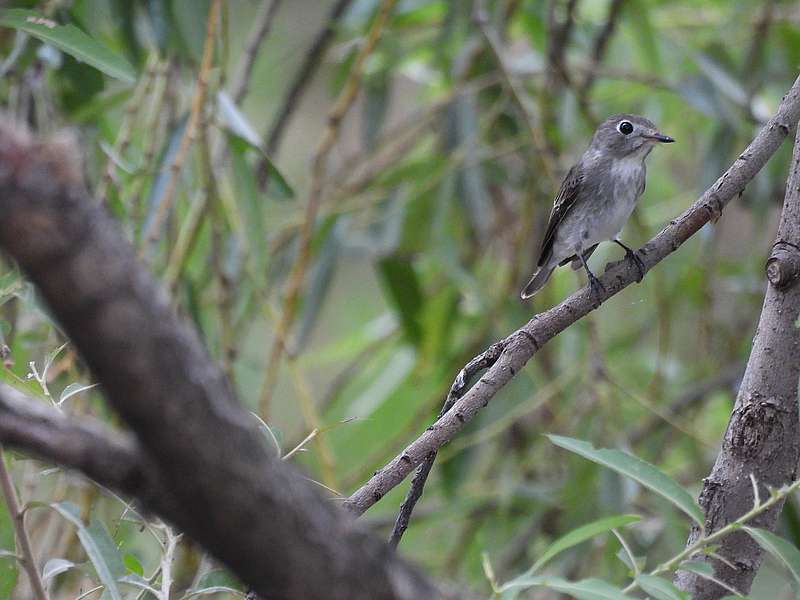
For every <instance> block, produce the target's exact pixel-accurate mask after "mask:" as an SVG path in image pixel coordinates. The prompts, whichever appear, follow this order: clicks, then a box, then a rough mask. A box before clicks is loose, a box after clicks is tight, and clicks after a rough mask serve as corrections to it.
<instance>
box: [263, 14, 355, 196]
mask: <svg viewBox="0 0 800 600" xmlns="http://www.w3.org/2000/svg"><path fill="white" fill-rule="evenodd" d="M352 3H353V0H337V2H336V4H334V5H333V8H332V9H331V12H330V14H329V15H328V17H327V18H326V19H325V26H324V27H323V28H322V29H321V30H320V32H319V33H318V34H317V37H316V38H314V43H312V44H311V47H310V48H309V49H308V53H307V54H306V56H305V59H304V60H303V64H302V66H301V67H300V69H299V70H298V71H297V75H295V78H294V81H292V85H291V86H289V91H288V92H287V93H286V97H285V98H284V99H283V102H282V103H281V107H280V109H278V113H277V116H276V117H275V120H274V121H273V122H272V125H271V126H270V128H269V134H268V135H267V136H266V139H267V154H268V155H269V156H272V155H273V154H275V153H277V151H278V148H279V146H280V143H281V140H282V139H283V134H284V132H285V130H286V126H287V125H288V124H289V120H290V119H291V117H292V114H293V113H294V111H295V110H296V109H297V107H298V106H299V104H300V98H301V96H302V95H303V92H305V89H306V87H307V86H308V84H309V83H311V80H312V79H313V78H314V75H315V74H316V72H317V70H318V69H319V67H320V65H321V64H322V59H323V56H324V55H325V51H326V50H327V49H328V46H329V45H330V43H331V41H333V37H334V34H335V33H336V27H337V25H338V24H339V21H340V20H341V19H342V17H343V16H344V14H345V13H346V12H347V9H348V8H350V5H351V4H352ZM256 172H257V173H258V176H259V183H260V184H261V185H263V184H264V182H265V181H266V176H267V169H266V161H262V163H261V164H260V165H259V166H258V167H257V170H256Z"/></svg>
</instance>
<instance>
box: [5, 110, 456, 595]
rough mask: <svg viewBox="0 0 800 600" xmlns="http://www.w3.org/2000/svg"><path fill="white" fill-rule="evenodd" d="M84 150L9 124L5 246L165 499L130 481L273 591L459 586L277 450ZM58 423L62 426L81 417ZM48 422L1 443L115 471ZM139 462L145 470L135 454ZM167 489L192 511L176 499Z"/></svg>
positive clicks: (150, 504)
mask: <svg viewBox="0 0 800 600" xmlns="http://www.w3.org/2000/svg"><path fill="white" fill-rule="evenodd" d="M77 154H78V150H77V148H76V147H75V146H74V145H71V144H67V143H52V144H48V143H40V142H38V141H36V140H33V139H31V137H30V136H29V135H28V134H27V133H25V132H23V131H20V130H17V129H14V128H13V127H11V126H10V125H9V123H7V122H2V120H0V213H1V214H2V219H0V247H2V249H3V250H4V251H5V252H7V253H8V254H9V255H10V256H11V257H13V258H14V259H15V260H16V261H17V262H18V263H19V265H20V266H21V267H22V269H23V270H24V271H25V272H26V274H27V275H28V277H29V278H30V279H31V281H32V282H33V283H34V284H35V285H36V286H37V288H38V289H39V291H40V293H41V295H42V297H43V299H44V300H45V301H46V302H47V304H48V305H49V307H50V309H51V311H52V314H53V315H54V317H55V318H56V319H57V320H58V321H59V322H60V323H61V326H62V327H63V330H64V331H65V332H66V334H67V335H68V336H69V337H70V339H71V341H72V342H73V343H74V345H75V347H76V348H77V350H78V351H79V352H80V354H81V355H82V357H83V359H84V360H85V362H86V364H87V365H88V366H89V367H90V369H91V370H92V373H93V374H94V377H95V380H96V381H98V382H99V383H100V384H101V385H102V389H103V391H104V394H105V396H106V398H107V400H108V402H109V404H110V405H111V406H112V407H113V408H114V409H115V410H116V411H117V412H118V413H119V415H120V416H121V417H122V420H123V421H124V422H125V423H126V424H127V425H128V426H129V427H130V429H131V432H132V433H133V435H134V436H135V440H136V444H134V443H133V442H132V440H131V439H130V438H123V439H121V440H119V441H118V442H117V444H116V445H115V446H112V445H110V441H109V440H108V439H101V438H103V437H104V436H103V435H102V434H96V435H95V441H97V442H98V444H100V443H102V445H101V446H99V447H101V448H103V449H114V450H115V451H116V452H117V456H119V457H120V459H121V460H122V461H123V465H124V464H125V461H126V460H129V459H130V456H131V453H132V451H133V449H134V448H135V447H136V445H138V448H139V449H140V452H141V455H142V457H143V460H144V461H145V464H147V465H152V468H153V470H154V474H153V478H154V481H157V482H159V485H160V486H161V487H162V489H163V492H164V496H163V497H162V496H159V495H158V491H154V490H151V489H149V488H148V487H147V486H144V487H137V482H136V477H134V478H133V480H132V481H131V482H130V483H127V484H125V485H124V486H123V485H122V484H120V485H119V486H117V487H118V489H120V491H123V492H129V493H132V494H133V495H135V496H137V497H138V498H139V500H140V501H141V502H142V503H143V504H144V505H145V507H146V508H148V509H150V510H152V511H154V512H156V513H159V514H161V515H162V516H164V517H165V518H166V519H168V520H169V521H171V522H172V523H174V524H175V525H176V526H177V527H178V528H180V529H182V530H183V531H185V532H186V533H187V534H188V535H189V536H190V537H191V538H193V539H194V540H195V541H197V542H198V543H200V544H201V545H203V546H204V547H205V548H206V549H207V550H208V551H209V552H211V553H212V554H213V555H214V556H216V557H217V558H218V559H219V560H220V561H222V562H223V563H225V564H226V565H227V566H228V567H229V568H230V569H231V570H232V571H233V572H234V573H236V574H237V575H238V576H239V577H240V578H241V579H242V580H243V581H244V582H245V583H247V584H249V585H251V586H252V588H253V589H254V590H255V591H256V592H258V594H259V595H260V596H262V597H264V598H268V599H273V598H275V599H288V598H308V599H320V600H322V599H326V600H331V599H333V600H345V599H347V600H351V599H363V600H367V599H370V600H372V599H387V600H388V599H392V600H397V599H409V600H410V599H412V598H413V599H416V598H441V597H445V594H444V592H443V591H442V590H440V589H438V588H436V587H435V586H434V585H433V584H431V583H430V582H429V581H428V580H427V579H426V578H425V577H423V576H422V575H421V574H420V572H419V571H418V570H417V569H415V568H413V567H411V566H410V565H408V564H407V563H406V562H404V561H403V560H401V559H400V558H399V557H397V556H396V554H395V553H394V552H392V550H391V549H390V548H389V546H388V545H387V544H385V543H384V542H382V541H380V540H379V539H377V538H375V537H373V536H372V535H370V534H369V533H368V532H367V531H366V528H364V527H363V526H361V525H360V524H357V523H356V522H354V521H353V520H352V519H349V518H347V516H346V514H345V513H343V512H342V511H341V510H340V509H339V508H338V507H336V506H335V505H334V504H333V503H332V502H331V501H330V499H328V498H324V497H322V495H321V493H320V492H319V490H318V488H316V486H314V485H313V484H311V483H309V482H308V481H306V480H305V479H304V478H303V477H301V476H300V474H299V473H297V472H296V471H295V470H294V469H293V468H292V467H291V466H289V465H287V464H286V463H283V462H282V461H280V460H278V457H277V456H275V455H274V453H273V452H271V451H270V449H269V446H268V445H267V444H266V441H265V439H264V436H263V434H262V433H261V431H260V430H259V427H258V426H257V423H256V421H255V420H254V419H253V417H252V415H250V414H249V413H248V412H247V411H246V410H245V409H244V408H243V407H242V406H241V405H240V404H239V403H238V402H237V401H236V399H235V397H234V395H233V392H232V389H231V386H230V384H229V383H228V381H227V380H226V379H225V377H224V376H223V374H222V372H221V371H220V369H219V368H218V367H217V366H216V365H215V364H214V363H213V361H212V360H211V359H210V357H209V356H208V354H207V352H206V350H205V348H204V347H203V344H202V343H201V341H200V339H199V338H198V336H197V334H196V333H195V331H194V330H193V329H192V328H191V327H189V326H188V325H187V324H186V323H185V322H183V321H182V320H181V319H179V318H178V317H177V316H176V314H175V311H174V310H173V308H172V307H171V304H170V301H169V299H168V297H167V295H166V294H165V292H164V290H163V289H162V288H161V287H160V286H159V285H158V284H157V283H156V281H155V280H154V279H153V277H152V276H151V275H150V274H149V273H148V272H147V270H146V269H145V267H144V266H143V265H142V264H141V263H139V262H138V261H137V259H136V255H135V252H134V250H133V249H132V247H131V246H130V244H129V243H128V241H127V240H126V239H125V235H124V233H123V232H122V230H121V228H120V227H119V226H118V225H117V223H116V222H114V221H113V219H112V218H111V217H109V216H108V215H107V214H106V213H105V211H104V210H102V209H101V208H100V207H98V205H97V203H96V202H95V201H94V200H93V199H92V198H90V197H89V196H88V195H87V194H86V192H85V191H84V189H83V188H82V186H81V183H80V169H79V168H77V167H76V165H75V164H73V163H72V162H71V160H72V158H73V157H74V156H76V155H77ZM7 399H8V398H7V397H6V400H7ZM5 406H6V408H7V410H6V414H7V415H8V414H9V409H8V407H9V406H11V405H9V404H8V402H6V404H5ZM43 423H44V421H42V422H40V424H39V425H40V427H44V424H43ZM19 425H20V426H22V425H23V424H22V423H21V422H20V423H19ZM52 425H53V426H54V427H56V429H54V432H56V433H58V435H64V434H65V433H66V430H67V429H68V428H69V427H70V425H69V424H67V423H60V422H59V423H53V424H52ZM59 428H60V429H59ZM38 431H39V432H40V433H39V434H35V432H32V435H34V438H35V437H36V435H39V438H38V441H37V440H36V439H33V440H29V442H26V441H23V440H22V439H20V438H17V439H16V440H14V439H13V438H12V435H11V434H12V432H11V431H2V430H0V434H2V435H0V438H3V439H2V441H9V442H12V441H13V442H15V445H16V446H18V447H21V446H23V445H27V447H28V448H30V449H32V450H34V449H35V450H36V452H37V454H39V455H40V456H43V457H45V456H46V455H47V454H50V453H52V455H51V456H48V458H50V459H52V460H54V461H56V462H62V463H63V464H69V465H70V466H74V467H76V468H80V469H82V470H85V471H86V472H87V473H91V474H92V475H93V476H94V477H96V478H97V479H98V480H99V481H101V482H102V481H103V474H102V473H101V472H100V471H104V470H106V469H109V468H111V467H109V466H108V465H105V466H104V465H103V461H104V460H105V458H104V457H91V456H88V454H87V453H86V451H85V450H83V449H82V448H81V444H82V443H83V444H87V443H88V438H87V437H86V436H84V437H83V438H82V441H80V440H68V439H67V438H66V437H64V439H63V441H64V444H65V450H64V452H61V451H60V450H59V448H58V447H53V446H52V445H51V446H46V445H45V444H44V441H45V440H44V439H43V438H44V435H43V434H42V432H43V431H44V430H43V429H39V430H38ZM59 431H60V433H59ZM95 433H96V432H95ZM34 444H38V445H37V446H36V447H35V448H34ZM66 452H69V453H71V457H68V456H67V455H66ZM124 469H127V471H128V472H131V473H134V474H135V473H136V468H135V465H134V466H133V467H124ZM124 469H123V471H124ZM122 479H123V480H127V479H126V478H125V477H123V478H122ZM105 482H106V483H108V479H106V481H105ZM123 488H127V489H123ZM163 498H168V499H169V502H174V505H173V506H175V507H176V508H173V509H172V510H165V506H164V501H163Z"/></svg>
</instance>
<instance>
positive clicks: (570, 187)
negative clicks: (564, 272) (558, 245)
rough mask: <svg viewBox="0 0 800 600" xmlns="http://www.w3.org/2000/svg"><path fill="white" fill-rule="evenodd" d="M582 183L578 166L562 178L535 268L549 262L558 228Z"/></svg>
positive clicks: (580, 170)
mask: <svg viewBox="0 0 800 600" xmlns="http://www.w3.org/2000/svg"><path fill="white" fill-rule="evenodd" d="M582 182H583V171H582V169H581V168H580V166H579V165H575V166H573V167H572V168H571V169H570V170H569V172H568V173H567V176H566V177H564V181H563V182H561V189H560V190H558V195H557V196H556V199H555V200H554V201H553V210H552V211H550V220H549V221H548V222H547V229H546V230H545V232H544V239H543V240H542V249H541V251H540V252H539V260H538V262H537V263H536V264H537V266H539V267H541V266H542V265H544V264H545V263H547V261H548V260H550V255H551V254H552V252H553V242H554V241H555V239H556V231H557V230H558V226H559V225H560V224H561V222H562V221H563V220H564V217H565V216H566V215H567V213H569V211H570V210H571V209H572V207H573V206H574V205H575V201H576V200H577V199H578V192H579V191H580V189H581V183H582Z"/></svg>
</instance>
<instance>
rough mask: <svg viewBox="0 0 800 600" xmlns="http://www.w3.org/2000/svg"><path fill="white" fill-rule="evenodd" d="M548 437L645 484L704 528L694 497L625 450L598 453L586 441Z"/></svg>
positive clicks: (598, 450) (662, 473)
mask: <svg viewBox="0 0 800 600" xmlns="http://www.w3.org/2000/svg"><path fill="white" fill-rule="evenodd" d="M547 437H548V438H549V439H550V441H551V442H553V443H554V444H555V445H556V446H560V447H562V448H564V449H566V450H569V451H571V452H575V453H576V454H580V455H581V456H583V457H584V458H588V459H589V460H591V461H593V462H596V463H597V464H600V465H603V466H604V467H608V468H609V469H613V470H614V471H617V472H618V473H620V474H622V475H625V476H626V477H630V478H631V479H633V480H634V481H637V482H639V483H641V484H642V485H643V486H645V487H646V488H648V489H650V490H652V491H654V492H655V493H657V494H659V495H660V496H663V497H664V498H666V499H667V500H669V501H670V502H672V503H673V504H674V505H675V506H677V507H678V508H679V509H681V510H682V511H683V512H685V513H686V514H687V515H689V516H690V517H691V518H692V519H693V520H694V521H696V522H697V523H698V524H699V525H700V526H701V527H702V526H703V511H702V510H701V509H700V506H698V504H697V503H696V502H695V501H694V499H693V498H692V496H691V494H689V492H687V491H686V490H685V489H684V488H682V487H681V486H680V485H678V484H677V483H676V482H675V481H674V480H673V479H672V478H671V477H669V476H668V475H667V474H665V473H664V472H663V471H661V470H659V469H658V468H656V467H654V466H653V465H651V464H650V463H648V462H646V461H643V460H642V459H641V458H638V457H636V456H632V455H631V454H628V453H627V452H622V451H621V450H610V449H607V448H600V449H597V448H595V447H594V446H592V445H591V444H590V443H589V442H584V441H582V440H576V439H573V438H569V437H564V436H560V435H548V436H547Z"/></svg>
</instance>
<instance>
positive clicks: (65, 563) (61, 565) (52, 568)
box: [42, 558, 78, 581]
mask: <svg viewBox="0 0 800 600" xmlns="http://www.w3.org/2000/svg"><path fill="white" fill-rule="evenodd" d="M77 566H78V565H76V564H75V563H74V562H72V561H71V560H66V559H64V558H51V559H50V560H48V561H47V562H46V563H45V565H44V569H42V580H43V581H47V580H48V579H50V578H51V577H55V576H56V575H58V574H59V573H64V572H65V571H69V570H70V569H74V568H75V567H77Z"/></svg>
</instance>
